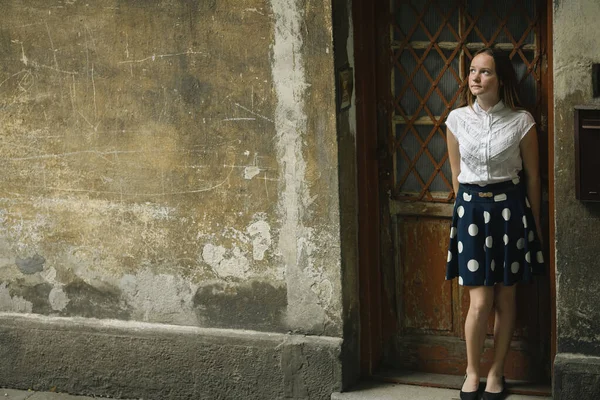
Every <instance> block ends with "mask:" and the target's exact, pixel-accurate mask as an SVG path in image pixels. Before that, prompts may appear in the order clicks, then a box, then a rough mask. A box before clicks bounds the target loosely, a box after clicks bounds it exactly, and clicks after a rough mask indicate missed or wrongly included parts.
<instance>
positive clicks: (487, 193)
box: [479, 192, 494, 197]
mask: <svg viewBox="0 0 600 400" xmlns="http://www.w3.org/2000/svg"><path fill="white" fill-rule="evenodd" d="M493 195H494V193H492V192H479V197H492V196H493Z"/></svg>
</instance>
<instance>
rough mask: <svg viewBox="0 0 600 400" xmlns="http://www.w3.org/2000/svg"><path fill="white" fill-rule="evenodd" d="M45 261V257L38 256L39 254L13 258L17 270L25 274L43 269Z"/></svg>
mask: <svg viewBox="0 0 600 400" xmlns="http://www.w3.org/2000/svg"><path fill="white" fill-rule="evenodd" d="M45 262H46V259H45V258H44V257H42V256H40V255H39V254H36V255H34V256H32V257H27V258H19V257H17V259H16V260H15V264H17V267H18V268H19V270H20V271H21V272H22V273H24V274H26V275H31V274H35V273H36V272H41V271H43V270H44V263H45Z"/></svg>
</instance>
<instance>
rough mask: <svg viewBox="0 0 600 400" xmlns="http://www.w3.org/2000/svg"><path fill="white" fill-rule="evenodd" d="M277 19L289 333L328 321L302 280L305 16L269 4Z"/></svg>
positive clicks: (293, 4) (292, 5)
mask: <svg viewBox="0 0 600 400" xmlns="http://www.w3.org/2000/svg"><path fill="white" fill-rule="evenodd" d="M271 7H272V9H273V15H274V18H275V28H274V34H275V43H274V45H273V61H272V67H271V68H272V74H273V84H274V86H275V91H276V93H277V107H276V110H275V127H276V129H277V136H276V140H277V153H278V160H279V163H280V169H281V175H282V176H283V180H282V182H281V184H280V185H281V187H280V198H279V213H280V215H281V218H282V226H281V230H280V232H279V242H278V249H279V252H280V253H281V256H282V258H283V262H284V263H285V268H286V274H285V276H286V282H287V289H288V290H287V300H288V301H287V304H288V306H287V315H286V321H287V323H288V324H289V326H290V327H291V328H292V329H306V328H307V327H311V328H312V327H315V326H318V325H321V324H324V323H325V321H326V320H327V316H326V315H325V312H324V310H323V308H321V307H320V306H319V305H318V300H317V299H316V296H315V294H314V292H312V291H311V290H310V286H311V282H310V280H309V279H307V278H306V276H305V275H304V274H303V270H304V269H305V268H306V267H307V265H306V263H305V262H306V261H307V260H306V259H305V258H303V257H302V254H301V252H302V247H301V246H299V242H306V241H307V240H308V236H309V230H308V229H307V228H306V227H305V226H304V224H303V218H304V217H305V215H304V214H305V212H306V204H308V203H309V199H310V194H309V193H308V188H307V187H306V161H305V159H304V155H303V153H304V148H303V137H304V136H305V135H306V133H307V116H306V113H305V111H304V107H305V95H306V94H305V91H306V88H307V87H308V85H307V82H306V76H305V70H304V60H303V57H302V50H303V45H304V43H303V38H302V32H301V26H302V23H303V15H302V12H301V10H300V8H299V5H298V2H297V1H296V0H271Z"/></svg>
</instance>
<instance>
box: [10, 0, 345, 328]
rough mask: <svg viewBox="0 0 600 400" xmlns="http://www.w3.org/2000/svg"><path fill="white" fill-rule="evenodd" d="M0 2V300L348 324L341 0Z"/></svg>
mask: <svg viewBox="0 0 600 400" xmlns="http://www.w3.org/2000/svg"><path fill="white" fill-rule="evenodd" d="M0 9H1V11H2V12H1V13H0V59H1V60H2V62H1V63H0V137H1V139H2V140H0V154H1V155H2V157H0V164H1V165H2V169H3V171H4V173H3V174H2V177H1V178H0V224H1V225H0V226H1V229H0V282H1V283H0V311H5V312H24V313H36V314H45V315H52V316H67V317H69V316H81V317H93V318H112V319H121V320H135V321H144V322H158V323H170V324H179V325H193V326H202V327H225V328H246V329H257V330H268V331H280V332H285V331H289V330H292V331H297V332H303V333H315V334H326V335H333V336H339V335H341V332H342V331H341V329H342V327H341V278H340V239H339V229H340V225H339V205H338V204H339V199H338V161H337V140H336V121H335V103H334V80H333V49H332V21H331V6H330V4H329V2H328V1H322V2H314V1H308V0H307V1H299V0H271V1H267V0H244V1H238V0H218V1H217V0H212V1H190V0H149V1H138V0H100V1H94V2H84V1H78V0H71V1H59V0H50V1H48V0H44V1H42V0H29V1H26V2H22V1H17V0H5V1H3V2H2V4H1V5H0Z"/></svg>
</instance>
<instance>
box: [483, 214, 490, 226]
mask: <svg viewBox="0 0 600 400" xmlns="http://www.w3.org/2000/svg"><path fill="white" fill-rule="evenodd" d="M490 218H491V216H490V213H489V212H487V211H484V212H483V220H484V221H485V223H486V224H487V223H488V222H490Z"/></svg>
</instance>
